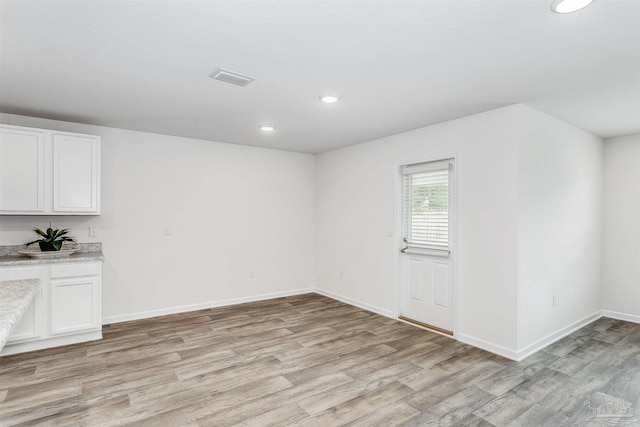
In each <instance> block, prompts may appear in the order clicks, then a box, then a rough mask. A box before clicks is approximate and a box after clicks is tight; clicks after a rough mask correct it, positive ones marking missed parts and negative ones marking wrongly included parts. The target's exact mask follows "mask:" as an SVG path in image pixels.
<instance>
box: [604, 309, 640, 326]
mask: <svg viewBox="0 0 640 427" xmlns="http://www.w3.org/2000/svg"><path fill="white" fill-rule="evenodd" d="M602 315H603V316H604V317H610V318H612V319H617V320H624V321H627V322H633V323H640V316H638V315H637V314H627V313H620V312H618V311H612V310H602Z"/></svg>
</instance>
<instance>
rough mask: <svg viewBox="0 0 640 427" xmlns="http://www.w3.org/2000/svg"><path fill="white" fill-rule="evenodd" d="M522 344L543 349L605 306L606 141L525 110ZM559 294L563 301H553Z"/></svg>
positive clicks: (520, 283) (520, 288)
mask: <svg viewBox="0 0 640 427" xmlns="http://www.w3.org/2000/svg"><path fill="white" fill-rule="evenodd" d="M522 113H523V116H522V128H521V131H522V137H521V138H520V150H519V162H520V167H519V202H518V349H519V351H520V352H521V355H522V353H525V354H526V353H528V352H529V351H532V350H537V349H539V348H540V346H544V345H545V344H548V343H549V341H550V340H551V341H552V340H553V339H557V338H558V337H559V336H561V335H562V334H563V333H566V332H567V331H569V330H571V329H572V327H575V326H578V325H583V324H584V321H589V320H594V319H595V318H596V317H597V316H598V315H599V311H600V309H601V304H600V288H601V277H602V269H601V264H602V261H601V260H602V253H601V252H602V251H601V246H602V244H601V238H602V140H601V139H600V138H598V137H595V136H593V135H591V134H589V133H587V132H585V131H583V130H581V129H578V128H576V127H573V126H571V125H568V124H567V123H564V122H562V121H560V120H557V119H555V118H553V117H550V116H548V115H545V114H542V113H539V112H537V111H535V110H532V109H530V108H526V107H522ZM553 295H556V296H557V305H556V306H555V307H554V306H553Z"/></svg>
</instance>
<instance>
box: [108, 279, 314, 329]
mask: <svg viewBox="0 0 640 427" xmlns="http://www.w3.org/2000/svg"><path fill="white" fill-rule="evenodd" d="M313 292H315V289H314V288H302V289H294V290H292V291H284V292H274V293H269V294H261V295H254V296H250V297H241V298H232V299H226V300H220V301H209V302H204V303H201V304H191V305H182V306H178V307H167V308H161V309H158V310H149V311H140V312H137V313H129V314H121V315H117V316H108V317H103V318H102V324H103V325H109V324H111V323H121V322H128V321H130V320H140V319H148V318H150V317H158V316H166V315H168V314H178V313H186V312H189V311H196V310H205V309H207V308H215V307H224V306H227V305H235V304H243V303H246V302H255V301H264V300H270V299H274V298H282V297H290V296H293V295H302V294H309V293H313Z"/></svg>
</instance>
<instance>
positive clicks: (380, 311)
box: [313, 288, 398, 320]
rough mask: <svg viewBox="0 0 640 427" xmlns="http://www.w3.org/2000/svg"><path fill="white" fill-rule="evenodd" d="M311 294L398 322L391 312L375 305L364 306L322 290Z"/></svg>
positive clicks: (361, 303)
mask: <svg viewBox="0 0 640 427" xmlns="http://www.w3.org/2000/svg"><path fill="white" fill-rule="evenodd" d="M313 292H315V293H316V294H319V295H324V296H325V297H329V298H333V299H335V300H338V301H342V302H343V303H345V304H349V305H352V306H354V307H358V308H362V309H363V310H367V311H372V312H374V313H376V314H379V315H381V316H385V317H390V318H392V319H395V320H398V319H396V318H395V317H394V315H393V311H391V310H387V309H386V308H382V307H376V306H375V305H370V304H365V303H363V302H360V301H356V300H354V299H351V298H349V297H345V296H342V295H338V294H336V293H333V292H330V291H325V290H323V289H317V288H316V289H315V290H314V291H313Z"/></svg>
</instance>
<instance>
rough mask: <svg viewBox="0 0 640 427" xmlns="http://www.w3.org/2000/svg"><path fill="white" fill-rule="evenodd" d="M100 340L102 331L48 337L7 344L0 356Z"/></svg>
mask: <svg viewBox="0 0 640 427" xmlns="http://www.w3.org/2000/svg"><path fill="white" fill-rule="evenodd" d="M99 339H102V331H90V332H80V333H77V334H73V335H65V336H62V337H50V338H44V339H37V340H34V341H26V342H17V343H7V345H5V346H4V348H3V349H2V351H1V352H0V356H8V355H9V354H17V353H24V352H27V351H34V350H43V349H45V348H52V347H61V346H63V345H70V344H77V343H81V342H85V341H95V340H99Z"/></svg>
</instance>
